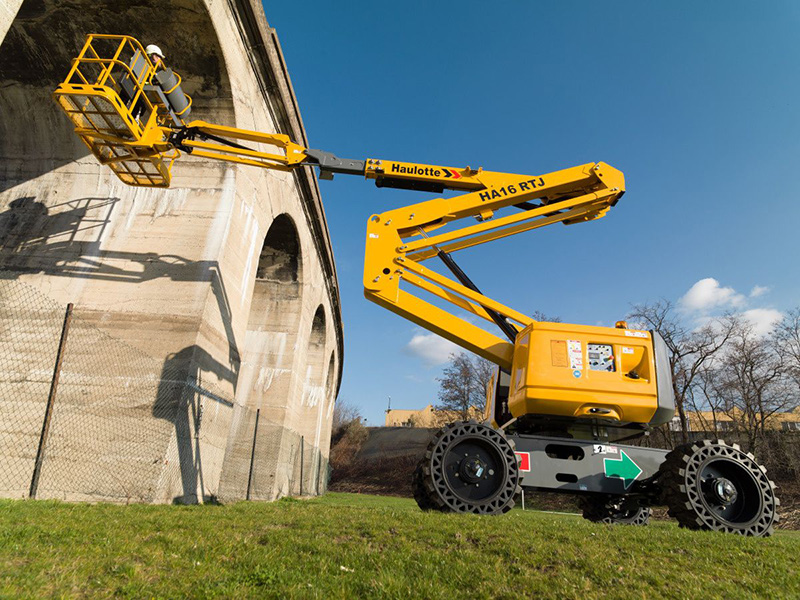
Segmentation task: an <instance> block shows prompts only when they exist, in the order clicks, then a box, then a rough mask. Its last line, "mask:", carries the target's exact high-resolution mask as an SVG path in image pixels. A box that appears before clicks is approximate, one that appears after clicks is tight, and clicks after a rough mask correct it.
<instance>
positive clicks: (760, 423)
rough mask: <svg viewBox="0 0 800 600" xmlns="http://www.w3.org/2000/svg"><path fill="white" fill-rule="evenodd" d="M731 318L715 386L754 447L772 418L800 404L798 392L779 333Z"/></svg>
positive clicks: (734, 419)
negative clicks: (761, 332) (730, 332)
mask: <svg viewBox="0 0 800 600" xmlns="http://www.w3.org/2000/svg"><path fill="white" fill-rule="evenodd" d="M731 320H732V321H733V322H734V331H733V335H732V337H731V341H730V344H729V346H728V348H727V349H726V351H725V353H724V354H723V355H722V357H721V360H720V364H719V366H718V368H717V369H716V373H715V383H714V388H715V393H716V394H717V396H718V397H720V398H722V399H723V402H722V404H723V405H724V406H725V408H726V412H727V414H728V416H729V417H730V418H731V419H732V420H733V421H734V422H735V424H736V425H737V428H738V429H740V430H741V431H742V432H743V433H744V434H745V435H746V436H747V441H748V447H749V448H750V449H751V450H752V449H755V448H756V446H757V445H758V443H759V441H760V440H761V439H763V437H764V433H765V432H766V429H767V422H768V421H769V420H770V418H771V417H772V416H773V415H774V414H775V413H777V412H780V411H783V410H787V409H790V408H793V407H794V406H796V405H797V394H796V393H795V390H794V389H792V387H793V386H792V385H790V384H791V383H792V382H791V381H790V379H789V378H788V377H787V371H788V369H787V362H786V361H785V360H784V352H783V348H782V347H779V346H777V344H776V341H775V340H776V335H775V334H772V335H770V336H762V335H758V334H757V333H756V332H755V330H754V329H753V326H752V325H751V324H749V323H747V322H746V321H743V320H741V319H731Z"/></svg>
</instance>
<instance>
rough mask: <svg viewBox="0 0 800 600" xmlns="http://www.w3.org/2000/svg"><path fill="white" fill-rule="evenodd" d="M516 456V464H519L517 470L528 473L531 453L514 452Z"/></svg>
mask: <svg viewBox="0 0 800 600" xmlns="http://www.w3.org/2000/svg"><path fill="white" fill-rule="evenodd" d="M514 454H516V455H517V462H518V463H519V470H520V471H525V472H528V471H530V470H531V453H530V452H515V453H514Z"/></svg>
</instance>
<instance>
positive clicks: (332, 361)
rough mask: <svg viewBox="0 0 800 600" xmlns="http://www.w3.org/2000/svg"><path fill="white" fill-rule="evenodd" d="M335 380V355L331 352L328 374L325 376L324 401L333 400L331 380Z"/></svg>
mask: <svg viewBox="0 0 800 600" xmlns="http://www.w3.org/2000/svg"><path fill="white" fill-rule="evenodd" d="M335 378H336V354H335V353H334V352H331V359H330V360H329V361H328V374H327V375H326V376H325V400H326V401H328V402H330V401H332V400H333V380H334V379H335Z"/></svg>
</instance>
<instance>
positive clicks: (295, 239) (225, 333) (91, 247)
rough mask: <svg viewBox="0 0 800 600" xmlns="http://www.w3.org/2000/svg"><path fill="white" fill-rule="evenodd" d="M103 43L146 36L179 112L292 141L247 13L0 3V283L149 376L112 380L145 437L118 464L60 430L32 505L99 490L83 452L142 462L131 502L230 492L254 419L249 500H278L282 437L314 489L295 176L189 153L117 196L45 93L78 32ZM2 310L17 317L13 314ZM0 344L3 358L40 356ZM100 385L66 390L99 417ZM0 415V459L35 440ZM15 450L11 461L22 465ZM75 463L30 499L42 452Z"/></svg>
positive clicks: (42, 0) (303, 247)
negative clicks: (63, 447)
mask: <svg viewBox="0 0 800 600" xmlns="http://www.w3.org/2000/svg"><path fill="white" fill-rule="evenodd" d="M103 32H108V33H128V34H130V35H133V36H135V37H137V38H138V39H139V40H140V41H142V43H143V44H148V43H156V44H158V45H159V46H160V47H161V48H162V49H163V51H164V53H165V54H166V56H167V61H168V63H169V64H170V65H173V66H174V67H175V69H176V70H178V71H179V72H180V73H181V75H182V76H183V80H184V88H185V90H186V92H187V93H188V94H190V95H191V96H192V97H193V99H194V106H193V117H195V118H198V119H203V120H206V121H210V122H214V123H220V124H223V125H232V126H236V127H241V128H247V129H256V130H260V131H266V132H280V133H286V134H288V135H290V136H291V137H292V138H293V139H294V140H295V141H297V142H298V143H301V144H306V138H305V132H304V129H303V124H302V120H301V117H300V112H299V108H298V105H297V102H296V99H295V97H294V93H293V91H292V87H291V82H290V79H289V75H288V72H287V69H286V65H285V63H284V60H283V56H282V54H281V50H280V46H279V43H278V39H277V36H276V34H275V31H274V30H272V29H271V28H270V27H269V25H268V24H267V21H266V18H265V16H264V12H263V8H262V5H261V3H260V2H257V1H253V2H251V1H249V0H232V1H231V2H219V1H215V0H177V1H170V2H167V1H166V0H149V1H142V2H137V3H127V2H107V3H97V2H89V1H85V0H77V1H73V2H69V3H65V2H60V1H59V0H24V1H16V0H6V1H5V2H2V3H0V39H1V40H2V46H0V273H2V278H3V279H5V280H7V281H9V280H14V281H22V282H24V283H26V284H28V285H30V286H33V287H34V288H36V289H37V290H39V291H40V292H42V293H43V294H44V295H46V296H48V297H49V298H52V299H53V300H54V301H55V302H57V303H60V304H62V305H66V303H68V302H73V303H75V314H76V317H78V318H79V319H80V320H81V322H82V323H84V324H90V325H92V326H94V327H96V328H97V329H99V330H101V331H103V332H105V333H107V334H109V335H111V336H113V337H114V338H118V339H120V340H122V341H124V342H125V343H127V344H130V345H131V346H132V348H133V350H135V351H137V352H141V353H143V354H144V355H146V356H148V357H150V358H151V359H153V363H152V364H154V365H158V366H157V367H156V368H153V369H150V370H151V371H152V373H151V379H150V380H149V381H147V380H146V379H142V378H141V377H140V376H139V375H140V371H141V367H137V368H138V370H135V369H133V370H131V373H133V374H132V375H131V377H132V378H133V379H136V383H135V385H136V386H138V388H137V390H140V391H138V392H137V398H140V404H139V405H137V408H136V410H134V411H133V412H129V413H128V414H127V417H126V418H128V419H129V421H127V422H130V423H135V422H140V423H141V424H142V426H144V424H145V423H146V424H147V427H149V428H152V431H153V432H154V434H153V436H152V439H149V438H150V436H147V437H148V439H143V440H141V447H139V448H138V450H137V451H136V453H137V455H136V456H131V455H129V454H130V453H128V454H126V453H124V452H120V451H119V449H118V447H117V445H116V444H115V443H114V436H104V435H103V434H102V433H100V434H98V433H94V434H92V435H91V436H89V434H88V433H86V431H85V429H86V428H85V426H83V425H82V422H81V420H80V419H78V418H76V419H74V424H73V425H72V427H74V431H72V430H69V431H67V430H64V429H62V430H60V434H61V435H62V436H63V438H62V439H68V440H73V441H74V445H73V446H72V447H71V450H70V454H69V455H67V453H66V451H65V454H64V455H63V456H62V455H59V453H58V452H57V451H56V450H55V449H54V450H53V451H52V452H50V453H49V454H48V456H47V460H46V466H45V468H44V470H43V475H42V478H43V479H42V484H41V488H40V497H47V496H51V497H61V498H65V499H71V498H75V499H79V498H88V499H102V498H104V497H106V496H109V494H108V493H106V492H103V491H98V489H95V488H93V487H92V485H93V484H92V483H91V482H92V480H93V475H92V472H93V471H92V469H95V468H96V467H94V466H92V465H93V464H96V463H93V461H94V460H95V459H97V457H98V456H102V458H103V461H105V462H113V463H115V465H117V467H119V466H124V465H126V464H128V463H130V465H131V468H132V469H133V468H139V467H140V466H141V464H142V463H143V462H146V461H151V462H152V464H155V465H156V468H157V471H158V472H157V474H156V475H154V476H153V477H150V476H148V477H145V478H143V479H142V482H141V483H135V484H133V485H136V486H151V487H152V489H151V490H147V491H146V493H145V491H142V492H141V493H140V494H139V493H131V495H130V497H133V498H140V499H144V500H147V501H155V502H172V501H179V502H195V501H202V500H203V499H204V498H205V499H208V498H212V497H215V498H221V499H223V500H231V499H240V498H243V497H244V495H245V493H246V487H247V480H248V476H249V469H250V461H251V453H252V451H253V443H252V442H253V433H254V427H255V423H254V421H255V411H256V410H257V409H259V410H260V422H259V434H260V435H259V441H260V440H261V438H262V437H263V438H264V439H265V440H267V441H268V442H269V443H268V444H267V443H264V444H260V445H257V447H256V453H257V454H258V456H257V460H256V461H255V462H254V465H255V468H254V474H253V478H254V482H253V483H254V485H253V490H252V495H253V496H254V497H258V498H263V499H273V498H275V497H278V496H280V495H284V494H287V493H291V492H292V489H291V486H292V477H293V475H292V469H295V470H296V463H297V460H298V458H297V448H296V439H297V437H298V436H301V437H302V438H303V443H304V445H305V449H304V451H305V454H304V456H305V457H306V460H307V462H308V464H307V465H305V466H304V470H305V477H306V478H307V480H308V479H309V478H313V477H316V478H317V480H324V473H322V470H323V469H324V463H323V461H321V460H320V459H319V457H318V458H316V459H312V458H310V457H311V456H313V455H314V452H313V451H314V450H318V451H319V452H318V453H319V454H321V457H322V458H323V459H324V458H326V457H327V455H328V448H329V443H330V424H331V417H332V412H333V403H334V401H335V397H336V393H337V391H338V387H339V383H340V379H341V365H342V347H343V346H342V325H341V315H340V309H339V295H338V288H337V280H336V270H335V266H334V262H333V256H332V252H331V245H330V240H329V237H328V229H327V225H326V221H325V215H324V211H323V208H322V203H321V200H320V195H319V190H318V186H317V182H316V180H315V177H314V175H313V172H312V171H311V170H310V169H307V170H300V171H296V172H294V173H281V172H277V171H266V170H261V169H257V168H255V167H235V166H231V165H226V164H223V163H218V162H213V161H208V160H204V159H197V158H194V157H188V158H186V159H185V160H181V161H180V162H179V163H178V164H176V167H175V168H174V169H173V184H172V187H171V189H169V190H153V189H143V188H138V189H137V188H131V187H126V186H125V185H124V184H122V183H121V182H119V181H118V180H117V179H116V178H115V177H114V175H113V174H112V173H111V171H110V170H106V169H104V168H101V167H100V166H99V165H98V164H97V163H96V161H95V159H94V158H93V157H92V156H91V155H90V154H89V153H88V150H87V149H86V147H85V146H83V144H82V143H81V141H80V140H79V139H78V137H77V136H75V135H74V134H73V132H72V127H71V125H70V123H69V122H68V120H67V119H66V118H65V117H64V115H63V114H62V113H61V112H60V111H59V110H58V108H57V107H56V105H55V103H54V102H53V100H52V98H51V92H52V90H53V89H54V88H55V87H56V85H57V84H58V83H59V81H60V80H61V79H63V77H64V76H65V74H66V72H67V70H68V68H69V65H70V60H71V59H72V58H73V57H74V56H75V55H77V53H78V51H79V49H80V47H81V45H82V43H83V38H84V36H85V34H86V33H103ZM0 283H2V281H1V280H0ZM3 318H4V319H6V321H9V320H10V322H13V321H14V320H15V319H17V320H19V319H21V318H22V317H20V316H19V315H17V316H15V314H14V312H13V311H12V312H11V313H10V314H6V315H5V316H4V317H3ZM31 335H33V334H31ZM86 335H87V336H88V337H87V338H86V339H87V340H91V335H90V334H86ZM31 347H32V346H31ZM15 351H16V352H18V354H19V355H18V356H17V363H18V366H19V365H24V364H25V361H26V360H30V361H36V360H39V361H44V362H47V361H48V360H50V359H49V358H47V357H42V356H39V357H38V358H37V357H36V356H34V354H35V353H34V352H33V351H32V350H31V351H30V356H27V355H26V351H24V350H19V349H17V350H15ZM69 352H73V353H75V354H73V355H72V356H73V362H74V364H77V363H76V362H75V361H77V358H75V357H77V356H78V354H82V360H83V362H82V364H91V361H92V356H93V355H92V352H93V348H92V344H91V342H90V341H87V342H86V343H85V344H84V345H83V346H81V345H80V344H78V343H75V344H72V345H71V346H70V348H69ZM133 354H135V353H133ZM67 356H68V360H67V361H66V363H65V370H67V371H68V370H69V364H70V363H69V356H70V355H69V353H68V355H67ZM43 364H44V363H43ZM148 364H150V363H148ZM49 368H51V367H49ZM120 369H121V370H122V371H124V370H125V367H123V366H120ZM33 370H34V369H29V370H28V371H27V372H28V373H29V374H28V375H25V377H29V376H31V375H30V372H32V371H33ZM40 370H41V369H40ZM134 371H135V373H134ZM21 372H26V371H25V369H21ZM102 375H104V376H105V375H108V374H107V373H103V374H102ZM40 376H41V377H43V378H45V379H46V378H47V375H46V373H45V375H41V374H40ZM31 377H32V376H31ZM65 377H66V379H65V380H66V381H69V376H68V375H67V376H65ZM137 378H138V379H137ZM17 379H18V378H17ZM133 379H131V381H133ZM15 381H16V380H15ZM5 382H6V383H5V385H12V383H13V382H12V381H11V380H10V379H9V378H6V379H5ZM14 385H18V386H19V385H26V383H25V382H24V381H23V382H20V381H16V384H14ZM76 385H77V384H76ZM114 385H118V383H114V382H112V381H110V380H107V379H100V378H98V379H97V380H96V381H94V382H93V384H92V386H91V389H89V390H88V391H87V392H86V394H88V396H87V395H86V394H84V395H83V396H81V397H82V398H84V400H82V401H83V402H86V403H87V407H88V408H87V410H89V409H91V410H95V412H96V411H97V410H100V411H101V412H102V411H105V412H104V413H102V414H104V415H105V416H106V417H107V418H108V419H113V418H114V415H115V410H116V409H115V405H114V402H113V401H109V400H105V401H104V402H103V407H102V409H100V408H97V407H95V406H94V405H92V401H93V400H97V401H99V399H100V398H106V399H108V398H113V397H114V390H113V389H112V388H113V386H114ZM195 388H200V391H199V392H198V390H197V389H195ZM206 388H208V390H213V393H211V392H208V393H205V392H204V391H203V390H205V389H206ZM17 389H20V388H17ZM87 389H88V388H87ZM65 394H66V395H65V396H64V398H63V399H62V400H61V404H60V406H59V408H60V409H61V410H66V409H68V408H69V402H78V400H76V399H75V398H78V395H75V394H73V395H72V396H70V394H69V393H66V392H65ZM40 396H41V394H29V395H25V396H24V397H23V398H22V400H21V402H30V403H33V404H35V410H33V411H32V412H33V413H34V414H36V411H37V410H39V408H38V407H39V405H40V404H41V403H42V402H43V401H44V399H43V398H41V397H40ZM71 398H72V399H71ZM28 408H31V407H30V406H29V407H28ZM79 408H80V407H77V408H76V410H79ZM132 410H133V409H132ZM29 412H30V411H29ZM132 415H133V416H132ZM57 416H58V414H56V415H55V416H54V423H55V421H56V419H55V417H57ZM0 419H4V420H5V425H6V426H7V427H6V428H5V429H3V431H5V432H6V441H5V443H2V442H0V452H12V450H8V449H9V448H20V447H23V446H24V447H25V448H30V447H35V444H34V443H32V442H31V434H30V433H29V432H28V430H29V429H30V428H29V427H28V428H27V429H26V428H22V429H25V431H24V432H23V431H22V430H21V429H19V430H17V429H14V427H10V426H9V419H11V417H10V416H8V414H7V412H6V413H0ZM130 419H133V420H132V421H131V420H130ZM33 421H36V418H34V419H33ZM2 425H4V424H3V423H2V422H0V426H2ZM60 426H61V427H62V428H64V427H67V425H66V421H64V420H62V422H61V425H60ZM38 427H40V425H37V426H36V427H35V428H34V429H36V432H35V437H37V438H38V433H39V432H38ZM97 427H100V428H101V425H96V429H95V431H97ZM125 427H129V426H125ZM14 431H16V433H13V432H14ZM148 431H150V429H148ZM14 436H17V437H14ZM81 436H83V438H82V437H81ZM283 436H286V439H287V440H288V439H289V438H291V440H292V441H291V443H290V442H289V441H287V442H285V443H284V442H283V441H282V439H283ZM90 437H91V439H89V438H90ZM23 438H25V439H26V440H27V441H26V443H25V444H21V441H22V439H23ZM138 446H139V444H138V442H137V447H138ZM126 447H129V446H126ZM33 451H34V452H35V448H34V450H33ZM13 452H17V453H18V454H19V453H20V452H23V451H21V450H13ZM30 452H31V450H25V451H24V452H23V454H22V455H20V456H17V457H16V458H15V460H19V461H22V462H23V463H25V464H27V463H28V462H29V458H30V457H29V456H28V454H29V453H30ZM76 453H77V454H78V455H79V458H82V459H85V460H83V463H85V465H86V467H85V468H86V469H87V471H86V474H85V477H81V476H77V477H76V481H77V482H78V483H76V484H75V486H77V487H76V489H74V490H69V489H66V488H67V487H70V486H72V485H73V484H69V485H66V486H65V485H62V486H61V487H58V486H52V485H51V486H50V487H49V488H48V479H47V478H48V475H47V473H48V469H50V471H51V472H55V471H57V470H58V464H59V461H61V460H63V461H71V463H75V462H76ZM8 458H9V460H10V457H8ZM78 462H80V461H78ZM75 468H76V467H74V464H73V469H75ZM0 476H1V474H0ZM84 480H85V482H84ZM81 482H84V483H81ZM27 485H28V484H27V482H26V481H25V476H24V474H23V475H21V476H20V477H19V481H18V482H16V483H14V484H13V485H6V486H5V487H6V488H8V489H3V486H2V485H0V494H2V495H6V496H13V497H20V496H24V495H25V494H26V493H27ZM316 489H319V485H316V486H315V487H314V490H316ZM48 490H49V491H48ZM306 491H307V492H308V490H306ZM129 492H130V490H129ZM134 492H135V490H134ZM109 499H118V498H114V497H110V498H109Z"/></svg>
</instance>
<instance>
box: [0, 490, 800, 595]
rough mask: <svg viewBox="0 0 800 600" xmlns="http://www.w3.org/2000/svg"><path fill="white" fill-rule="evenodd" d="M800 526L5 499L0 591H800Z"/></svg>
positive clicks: (387, 501)
mask: <svg viewBox="0 0 800 600" xmlns="http://www.w3.org/2000/svg"><path fill="white" fill-rule="evenodd" d="M798 554H800V535H798V534H796V533H788V532H779V533H778V534H777V535H776V536H774V537H772V538H769V539H752V538H740V537H736V536H731V535H724V534H713V533H694V532H689V531H685V530H681V529H678V527H676V526H675V525H673V524H671V523H655V524H653V525H650V526H648V527H642V528H634V527H621V526H618V527H606V526H601V525H595V524H592V523H588V522H586V521H584V520H583V519H581V518H580V517H576V516H571V515H560V514H552V513H540V512H533V511H526V512H524V513H523V512H522V511H518V510H515V511H513V512H512V513H511V514H509V515H505V516H503V517H494V518H493V517H475V516H471V515H445V514H431V513H422V512H420V511H419V510H417V508H416V505H414V503H413V501H410V500H405V499H401V498H385V497H375V496H357V495H351V494H329V495H328V496H327V497H325V498H320V499H316V500H311V501H292V500H284V501H281V502H276V503H273V504H256V503H250V504H248V503H240V504H236V505H231V506H146V505H135V506H127V507H126V506H113V505H94V506H88V505H79V504H61V503H55V502H17V501H0V597H2V598H5V597H8V596H11V597H15V596H36V597H39V596H48V595H49V596H59V597H61V596H104V597H105V596H120V597H134V598H142V597H163V598H176V597H196V598H206V597H237V598H241V597H258V598H262V597H287V596H289V597H300V598H354V597H389V598H406V597H409V596H417V597H425V598H484V597H500V598H519V597H529V596H530V597H537V598H566V597H569V598H601V597H602V598H648V599H649V598H658V597H667V598H747V597H769V598H798V597H800V564H798V558H797V557H798Z"/></svg>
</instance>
